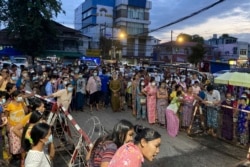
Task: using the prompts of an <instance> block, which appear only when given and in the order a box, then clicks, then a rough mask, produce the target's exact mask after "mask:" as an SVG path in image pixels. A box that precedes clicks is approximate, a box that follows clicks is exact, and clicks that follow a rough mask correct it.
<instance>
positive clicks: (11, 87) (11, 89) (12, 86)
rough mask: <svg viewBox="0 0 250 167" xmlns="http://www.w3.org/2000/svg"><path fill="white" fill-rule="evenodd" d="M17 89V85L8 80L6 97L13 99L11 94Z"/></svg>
mask: <svg viewBox="0 0 250 167" xmlns="http://www.w3.org/2000/svg"><path fill="white" fill-rule="evenodd" d="M16 90H17V88H16V85H15V84H13V83H10V82H8V83H7V85H6V99H7V100H11V99H12V97H11V94H12V93H13V92H14V91H16Z"/></svg>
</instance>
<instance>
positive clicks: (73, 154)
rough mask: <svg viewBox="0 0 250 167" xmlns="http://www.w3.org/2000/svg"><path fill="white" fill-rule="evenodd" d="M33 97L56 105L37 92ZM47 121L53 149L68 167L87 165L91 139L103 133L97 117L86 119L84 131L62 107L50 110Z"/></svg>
mask: <svg viewBox="0 0 250 167" xmlns="http://www.w3.org/2000/svg"><path fill="white" fill-rule="evenodd" d="M25 93H27V94H32V92H30V91H25ZM34 97H36V98H39V99H41V100H44V101H46V102H48V103H51V104H53V105H52V108H53V107H54V105H56V102H55V101H53V100H51V99H48V98H44V97H42V96H40V95H38V94H34ZM54 108H56V107H54ZM68 122H70V123H68ZM47 123H48V124H49V125H51V126H52V127H53V136H54V145H55V150H56V152H57V153H59V154H60V156H61V158H62V159H63V160H64V162H65V163H67V165H68V166H69V167H75V166H87V162H86V160H85V156H86V154H87V152H88V151H89V150H90V148H91V147H93V144H92V141H93V142H94V141H95V140H96V139H97V138H98V137H99V136H101V135H103V134H105V131H104V128H103V126H102V125H101V123H100V120H99V119H98V118H97V117H95V116H94V117H91V118H90V119H89V120H87V121H86V123H85V125H84V126H86V127H87V133H86V131H84V130H83V129H82V128H81V127H80V126H79V125H78V123H77V122H76V120H75V119H74V118H73V116H72V115H71V114H70V113H69V112H68V111H67V110H66V109H65V108H64V107H58V108H57V109H56V110H54V111H53V110H52V112H50V113H49V115H48V118H47ZM91 127H92V128H91ZM71 146H72V147H71ZM65 153H66V155H65Z"/></svg>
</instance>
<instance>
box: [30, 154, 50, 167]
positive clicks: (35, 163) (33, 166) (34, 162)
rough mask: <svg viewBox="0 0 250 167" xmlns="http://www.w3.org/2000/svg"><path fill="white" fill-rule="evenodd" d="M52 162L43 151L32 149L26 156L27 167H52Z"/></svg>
mask: <svg viewBox="0 0 250 167" xmlns="http://www.w3.org/2000/svg"><path fill="white" fill-rule="evenodd" d="M45 156H46V157H45ZM50 163H51V162H50V160H49V157H48V155H46V154H45V153H44V152H43V151H36V150H30V151H29V152H28V154H27V156H26V158H25V167H51V165H50Z"/></svg>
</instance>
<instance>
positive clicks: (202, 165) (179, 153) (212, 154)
mask: <svg viewBox="0 0 250 167" xmlns="http://www.w3.org/2000/svg"><path fill="white" fill-rule="evenodd" d="M72 115H73V116H74V118H75V119H76V121H77V122H78V124H79V125H80V126H81V127H82V128H83V130H86V131H88V130H87V129H88V128H90V127H91V126H93V125H91V123H90V122H88V125H86V121H87V120H89V119H90V118H91V117H93V116H96V117H98V118H99V119H100V122H101V123H102V125H103V126H104V127H105V129H106V130H107V131H111V130H112V128H113V126H114V125H115V123H117V122H118V121H119V120H121V119H127V120H129V121H131V122H132V123H133V124H141V125H143V126H145V127H151V128H153V129H155V130H157V131H159V132H160V133H161V135H162V144H161V148H160V153H159V155H158V156H157V158H156V159H155V161H153V162H146V163H144V164H143V167H168V166H169V167H231V166H232V167H233V166H235V165H236V164H238V163H239V162H240V161H243V160H245V159H246V154H247V150H246V149H242V148H239V147H236V146H234V145H232V144H228V143H226V142H224V141H221V140H219V139H214V138H212V137H210V136H206V135H203V136H201V135H199V136H194V137H189V136H187V135H186V133H185V132H180V133H179V135H178V136H177V137H176V138H172V137H170V136H168V135H167V133H166V130H165V129H164V128H162V127H160V126H158V125H153V126H152V125H149V124H148V123H147V122H146V121H142V120H139V121H137V120H136V119H135V118H134V117H133V116H132V114H131V110H127V111H122V112H117V113H114V112H112V111H111V108H106V109H102V110H101V111H95V110H94V111H93V112H92V113H91V112H89V111H88V107H86V109H85V111H84V112H72ZM97 130H98V129H97Z"/></svg>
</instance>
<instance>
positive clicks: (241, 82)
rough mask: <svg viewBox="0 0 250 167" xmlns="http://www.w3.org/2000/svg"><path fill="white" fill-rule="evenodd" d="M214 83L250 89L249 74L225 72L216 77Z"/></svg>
mask: <svg viewBox="0 0 250 167" xmlns="http://www.w3.org/2000/svg"><path fill="white" fill-rule="evenodd" d="M214 83H217V84H229V85H233V86H242V87H250V74H248V73H242V72H227V73H225V74H222V75H220V76H218V77H216V78H215V79H214Z"/></svg>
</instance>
